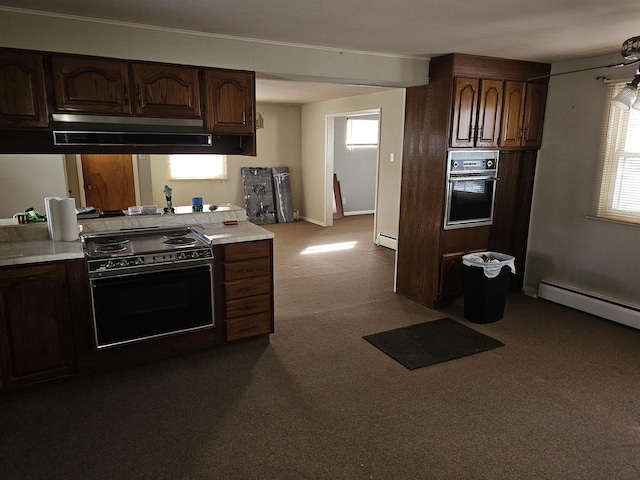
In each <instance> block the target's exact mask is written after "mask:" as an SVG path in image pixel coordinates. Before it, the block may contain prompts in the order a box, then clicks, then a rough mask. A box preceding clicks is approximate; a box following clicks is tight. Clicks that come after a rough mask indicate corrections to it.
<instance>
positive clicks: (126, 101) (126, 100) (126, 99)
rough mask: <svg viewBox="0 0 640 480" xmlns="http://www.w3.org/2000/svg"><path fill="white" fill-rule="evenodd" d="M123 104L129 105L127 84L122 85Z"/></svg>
mask: <svg viewBox="0 0 640 480" xmlns="http://www.w3.org/2000/svg"><path fill="white" fill-rule="evenodd" d="M124 103H129V88H128V87H127V82H125V83H124Z"/></svg>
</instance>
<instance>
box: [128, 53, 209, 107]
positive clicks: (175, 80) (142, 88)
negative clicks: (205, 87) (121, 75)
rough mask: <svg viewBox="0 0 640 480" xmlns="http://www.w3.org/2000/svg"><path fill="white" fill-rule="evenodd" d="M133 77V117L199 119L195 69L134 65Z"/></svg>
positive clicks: (196, 70) (197, 86) (197, 85)
mask: <svg viewBox="0 0 640 480" xmlns="http://www.w3.org/2000/svg"><path fill="white" fill-rule="evenodd" d="M133 77H134V81H135V85H136V87H135V89H136V100H135V113H136V114H137V115H146V116H163V117H179V118H202V113H201V107H200V81H199V78H198V69H197V68H191V67H179V66H171V65H153V64H134V65H133Z"/></svg>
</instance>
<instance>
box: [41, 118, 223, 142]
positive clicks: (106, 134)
mask: <svg viewBox="0 0 640 480" xmlns="http://www.w3.org/2000/svg"><path fill="white" fill-rule="evenodd" d="M51 117H52V126H53V144H54V145H57V146H170V147H183V146H190V147H211V145H212V142H213V136H212V134H211V133H209V132H207V131H206V130H205V128H204V122H203V121H202V120H197V119H193V120H192V119H173V118H172V119H167V118H149V117H117V116H107V115H105V116H98V115H75V114H53V115H52V116H51Z"/></svg>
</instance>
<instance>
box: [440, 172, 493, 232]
mask: <svg viewBox="0 0 640 480" xmlns="http://www.w3.org/2000/svg"><path fill="white" fill-rule="evenodd" d="M496 180H497V178H496V177H495V176H494V175H483V176H473V175H467V176H453V175H452V176H451V177H450V178H449V182H448V185H447V198H446V205H445V221H444V229H445V230H448V229H453V228H463V227H477V226H481V225H491V223H492V222H493V203H494V198H495V190H496Z"/></svg>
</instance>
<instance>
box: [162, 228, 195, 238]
mask: <svg viewBox="0 0 640 480" xmlns="http://www.w3.org/2000/svg"><path fill="white" fill-rule="evenodd" d="M187 235H189V230H179V231H176V232H169V233H165V234H164V235H163V236H164V238H179V237H186V236H187Z"/></svg>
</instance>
